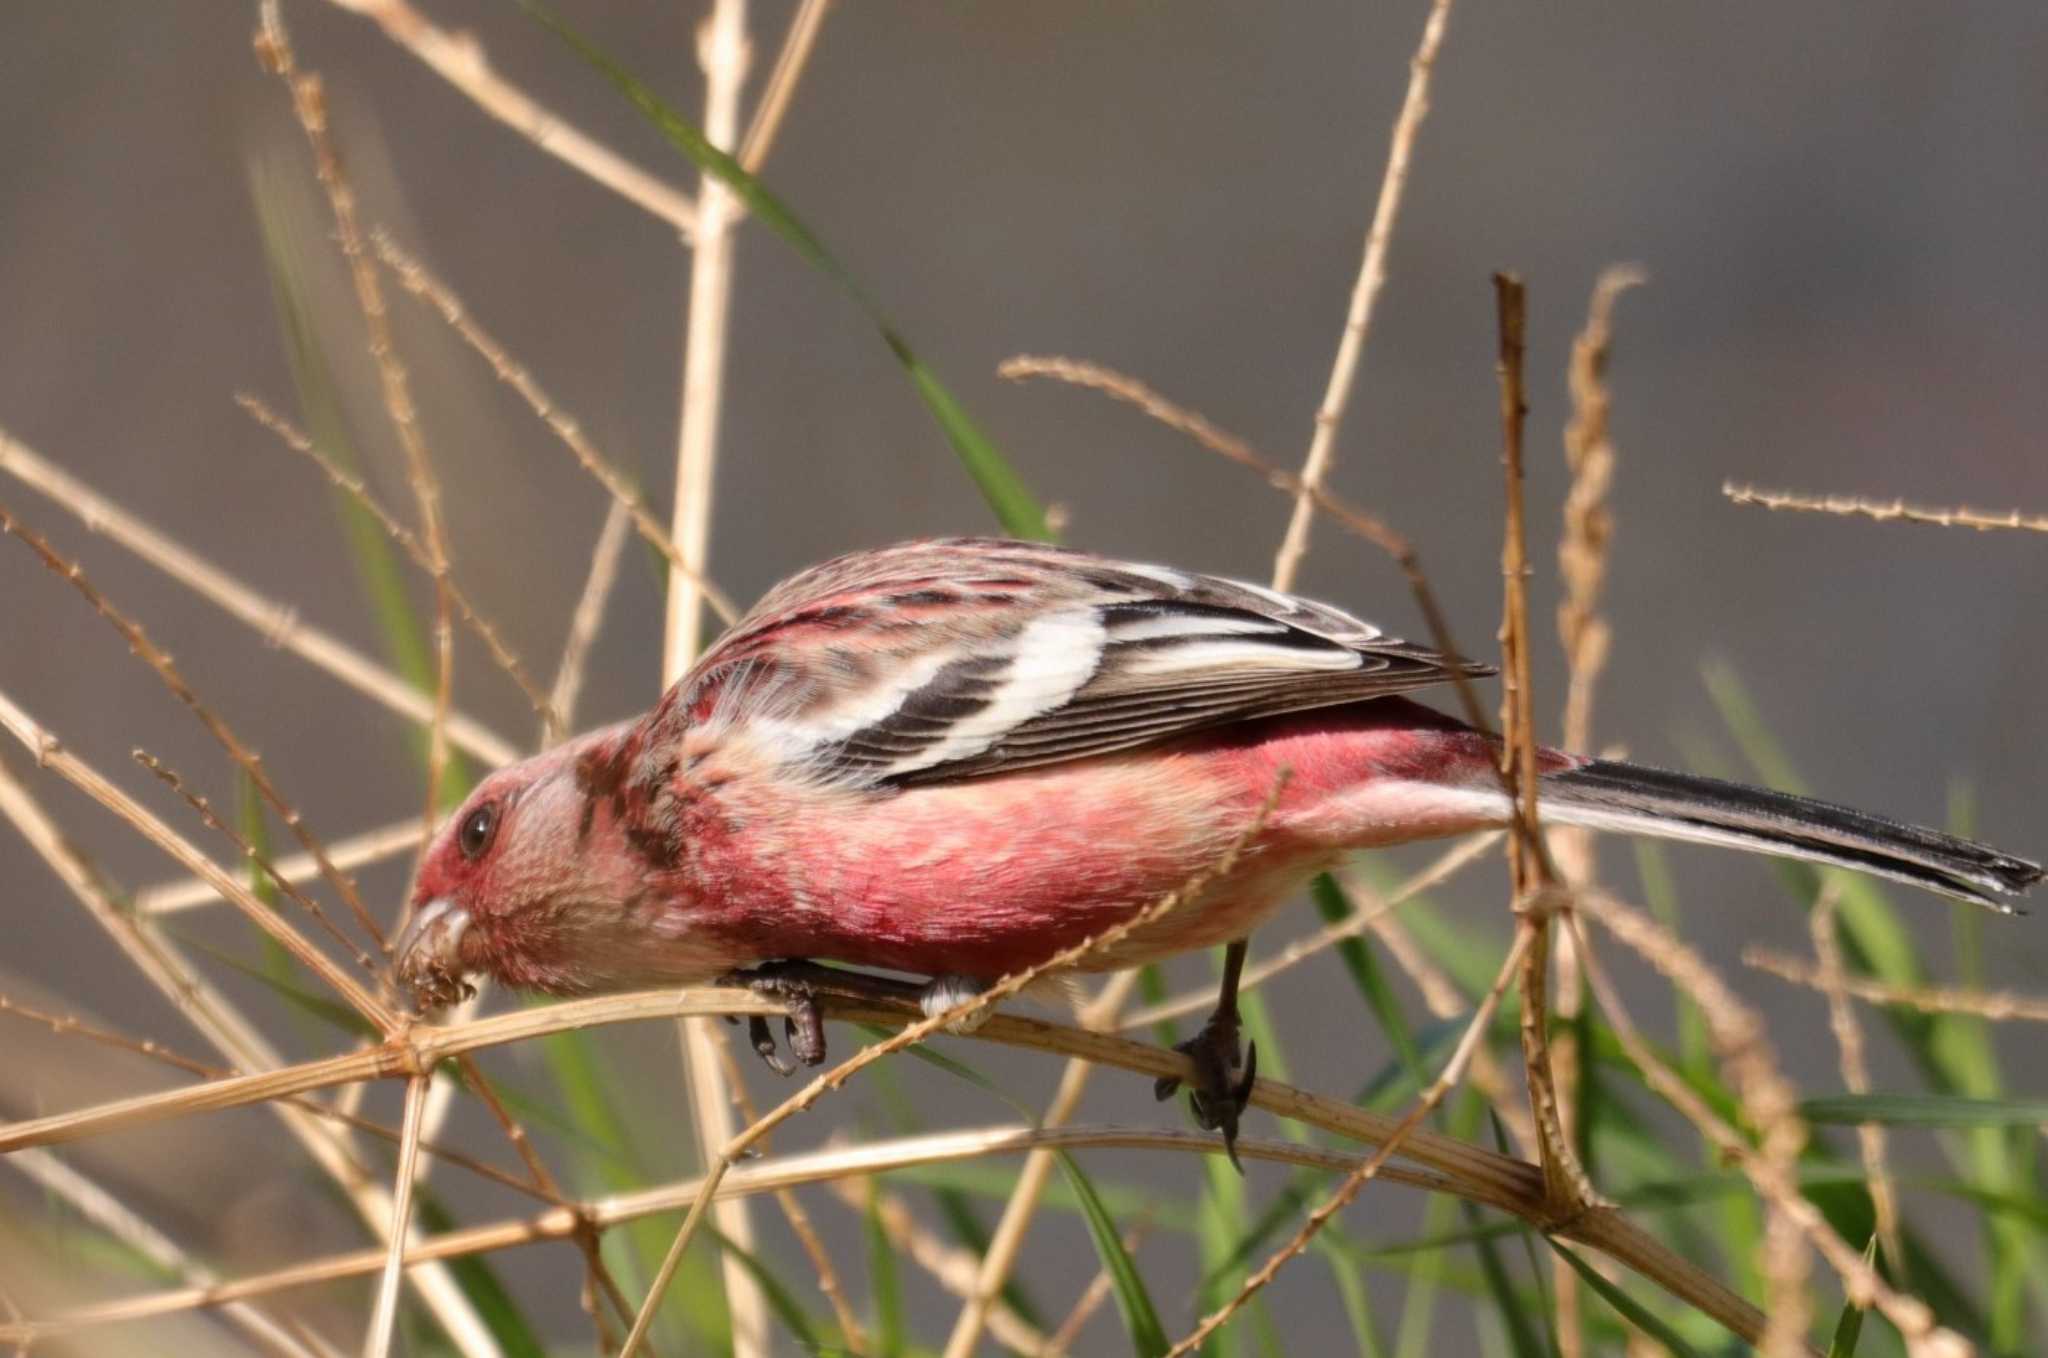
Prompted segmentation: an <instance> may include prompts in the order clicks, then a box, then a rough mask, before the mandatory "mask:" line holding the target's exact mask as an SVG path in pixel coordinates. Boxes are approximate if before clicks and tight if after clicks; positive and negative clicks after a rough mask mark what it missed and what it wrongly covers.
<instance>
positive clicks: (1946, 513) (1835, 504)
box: [1721, 481, 2048, 533]
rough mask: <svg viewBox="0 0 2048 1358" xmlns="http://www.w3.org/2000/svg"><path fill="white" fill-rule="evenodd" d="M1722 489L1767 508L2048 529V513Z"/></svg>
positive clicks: (1732, 486)
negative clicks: (1941, 506)
mask: <svg viewBox="0 0 2048 1358" xmlns="http://www.w3.org/2000/svg"><path fill="white" fill-rule="evenodd" d="M1721 493H1722V494H1723V495H1725V496H1727V497H1728V499H1729V500H1730V501H1731V502H1733V503H1735V504H1738V505H1756V506H1759V507H1761V508H1764V509H1779V510H1791V511H1794V512H1797V513H1802V514H1834V515H1837V516H1840V517H1844V518H1864V519H1875V520H1877V521H1878V522H1879V523H1894V522H1898V523H1925V524H1932V525H1934V526H1935V527H1937V528H1974V529H1976V530H1978V531H1979V532H1987V531H1989V530H1991V529H1993V528H2017V529H2020V530H2022V531H2024V532H2028V533H2048V514H2022V513H2020V511H2019V510H2017V509H2008V510H2005V511H2004V512H2002V513H2001V512H1999V511H1997V510H1989V509H1970V508H1968V507H1959V508H1954V509H1944V508H1936V507H1930V506H1923V505H1909V504H1907V503H1906V502H1905V501H1904V500H1896V499H1895V500H1872V499H1866V498H1864V497H1863V496H1860V495H1799V494H1796V493H1794V492H1792V491H1785V490H1760V489H1758V488H1757V487H1755V486H1744V485H1738V484H1736V483H1735V482H1733V481H1725V482H1723V483H1722V485H1721Z"/></svg>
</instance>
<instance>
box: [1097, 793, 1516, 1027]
mask: <svg viewBox="0 0 2048 1358" xmlns="http://www.w3.org/2000/svg"><path fill="white" fill-rule="evenodd" d="M1500 835H1501V832H1500V831H1498V830H1485V831H1482V832H1480V833H1479V834H1476V835H1471V836H1468V837H1466V838H1465V839H1462V840H1459V841H1458V842H1457V843H1456V844H1453V845H1452V846H1451V847H1450V848H1448V849H1446V850H1444V852H1443V853H1442V854H1440V855H1438V857H1437V858H1436V860H1435V861H1434V862H1431V863H1430V864H1428V865H1427V866H1426V867H1424V868H1422V869H1421V870H1420V871H1418V872H1416V873H1415V874H1414V875H1413V876H1411V877H1409V878H1408V880H1406V881H1404V882H1402V883H1401V884H1400V885H1399V886H1398V887H1396V888H1395V889H1394V890H1393V891H1392V892H1391V893H1389V894H1388V895H1387V896H1386V897H1385V898H1384V899H1380V898H1378V894H1377V893H1372V896H1373V900H1372V905H1371V906H1370V908H1368V909H1362V910H1361V909H1354V910H1353V911H1352V913H1351V914H1350V915H1349V916H1347V917H1345V918H1344V919H1341V920H1338V921H1337V922H1336V923H1334V924H1326V925H1324V926H1323V927H1322V928H1320V929H1318V930H1316V931H1315V932H1314V933H1312V934H1305V935H1303V936H1302V937H1300V938H1297V939H1295V940H1294V941H1293V942H1291V943H1289V944H1287V945H1286V946H1285V947H1283V948H1281V949H1280V950H1279V951H1278V952H1276V953H1274V954H1273V955H1272V956H1271V957H1267V958H1262V959H1261V960H1259V961H1258V962H1255V963H1253V964H1251V965H1249V966H1247V967H1246V968H1245V969H1244V976H1243V977H1242V978H1241V979H1240V980H1239V981H1238V990H1239V992H1240V993H1242V992H1244V991H1247V990H1252V989H1254V988H1256V987H1258V986H1260V985H1263V984H1265V983H1266V982H1267V981H1270V980H1272V979H1273V978H1274V977H1275V976H1278V975H1280V974H1281V973H1282V972H1285V971H1288V970H1290V969H1292V968H1294V967H1297V966H1299V965H1301V964H1302V963H1303V962H1306V961H1307V960H1308V959H1309V958H1311V957H1315V956H1318V955H1320V954H1322V953H1325V952H1327V951H1329V950H1330V949H1331V948H1333V947H1335V946H1336V945H1337V944H1339V943H1341V942H1343V941H1344V940H1345V939H1347V938H1356V937H1358V935H1360V934H1362V933H1365V932H1366V931H1368V930H1370V929H1373V928H1375V927H1376V926H1377V924H1378V922H1379V920H1380V919H1381V918H1382V917H1383V916H1384V914H1385V913H1386V912H1387V911H1390V910H1394V909H1396V908H1398V907H1400V906H1401V905H1403V904H1405V903H1406V902H1408V901H1410V900H1412V899H1414V898H1415V897H1416V896H1419V895H1421V894H1422V893H1423V892H1425V891H1430V890H1433V889H1435V888H1436V887H1438V886H1441V885H1442V884H1443V883H1444V882H1446V881H1448V880H1450V878H1452V877H1453V876H1455V875H1456V874H1457V873H1458V872H1459V871H1461V870H1462V869H1464V868H1465V867H1467V866H1469V865H1470V864H1472V863H1476V862H1478V861H1479V859H1480V858H1481V857H1482V856H1483V855H1484V854H1485V853H1486V851H1487V850H1488V849H1490V848H1492V847H1493V845H1494V841H1496V840H1498V839H1499V838H1500ZM1346 891H1347V892H1348V893H1349V894H1350V895H1352V896H1359V895H1361V894H1365V893H1363V892H1362V891H1361V890H1360V887H1359V884H1357V883H1349V882H1347V883H1346ZM1215 1003H1216V988H1215V987H1214V986H1208V987H1200V988H1197V989H1194V990H1190V991H1188V992H1186V993H1185V994H1181V995H1176V996H1173V997H1172V998H1171V999H1165V1000H1161V1001H1159V1002H1158V1003H1157V1004H1148V1005H1145V1006H1144V1007H1142V1008H1139V1009H1133V1010H1132V1011H1131V1012H1130V1013H1128V1014H1124V1015H1121V1016H1119V1017H1118V1019H1117V1024H1116V1026H1117V1027H1118V1028H1119V1029H1121V1030H1123V1031H1126V1032H1128V1031H1129V1030H1131V1029H1133V1028H1143V1027H1147V1026H1149V1025H1151V1024H1154V1023H1159V1022H1162V1021H1164V1020H1166V1019H1175V1018H1182V1017H1185V1016H1186V1015H1188V1014H1199V1013H1202V1012H1203V1011H1204V1010H1206V1009H1209V1008H1210V1007H1212V1006H1213V1005H1214V1004H1215ZM1458 1007H1459V1008H1461V1009H1462V1008H1463V1006H1462V1005H1460V1006H1458Z"/></svg>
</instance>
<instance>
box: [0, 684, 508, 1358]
mask: <svg viewBox="0 0 2048 1358" xmlns="http://www.w3.org/2000/svg"><path fill="white" fill-rule="evenodd" d="M5 703H6V699H5V698H4V696H0V704H5ZM39 748H41V747H40V746H39ZM52 748H54V742H52ZM0 814H5V815H6V817H7V818H8V819H9V820H10V821H12V822H13V823H14V825H15V827H16V828H17V829H18V830H20V832H21V834H22V837H23V838H24V839H25V840H27V841H28V844H29V847H30V848H32V849H34V850H35V851H36V853H37V854H38V855H40V856H41V857H42V859H43V860H44V862H46V863H47V864H49V866H50V868H51V870H52V871H53V872H55V873H56V874H57V877H58V879H59V880H60V881H62V882H63V883H64V885H65V886H66V887H67V888H68V889H69V890H70V891H71V893H72V895H73V896H74V897H75V898H76V899H77V900H78V901H79V903H80V904H81V905H83V906H84V907H85V909H86V911H87V913H88V914H90V915H91V916H92V917H93V920H94V922H95V923H97V924H99V925H100V927H101V928H103V929H104V930H105V931H106V932H107V934H108V936H109V937H111V938H112V939H113V940H114V943H115V945H116V946H117V947H119V948H120V950H121V951H122V952H123V953H124V954H125V955H126V956H127V957H128V958H129V960H130V961H132V962H133V963H134V964H135V966H136V968H137V969H138V970H139V971H141V973H142V974H143V976H144V977H145V978H146V979H148V981H149V982H150V984H152V985H153V986H155V987H156V989H157V990H158V991H159V992H160V993H162V994H163V996H164V997H165V998H166V999H167V1000H169V1001H170V1003H171V1004H172V1005H173V1006H174V1007H175V1008H176V1009H177V1010H178V1011H179V1013H181V1014H182V1015H184V1016H185V1018H186V1019H187V1020H188V1021H190V1022H191V1024H192V1025H193V1027H194V1028H195V1029H197V1030H198V1031H199V1033H200V1034H201V1035H203V1036H204V1037H205V1038H206V1039H207V1041H209V1042H211V1043H212V1044H213V1046H214V1047H215V1048H216V1049H217V1050H218V1051H220V1052H221V1054H222V1055H224V1056H225V1057H227V1059H228V1060H229V1062H231V1063H232V1064H233V1065H234V1066H235V1067H237V1068H240V1069H242V1070H245V1071H266V1070H275V1069H276V1068H278V1067H280V1066H282V1065H283V1058H282V1057H281V1056H280V1055H279V1054H278V1053H277V1051H276V1050H275V1049H274V1048H273V1047H272V1046H271V1045H270V1043H269V1041H268V1040H267V1039H266V1038H265V1037H264V1036H263V1034H262V1033H261V1032H260V1031H259V1030H258V1029H257V1028H256V1027H255V1026H254V1025H253V1024H251V1023H250V1022H249V1021H248V1019H246V1018H245V1017H244V1016H243V1015H242V1014H241V1012H240V1011H239V1010H237V1009H236V1008H235V1007H234V1006H233V1005H232V1004H230V1003H229V1002H228V1001H227V999H226V998H225V997H224V996H222V995H221V993H220V992H219V991H218V990H217V989H216V988H215V987H213V986H212V985H211V984H209V983H208V982H207V981H206V980H205V978H203V977H202V976H200V975H199V974H198V973H197V972H196V971H195V970H194V969H193V968H192V966H191V964H190V963H189V962H188V961H186V959H185V958H184V957H183V956H182V954H180V952H179V951H178V949H177V947H176V946H175V945H174V944H173V943H172V942H171V941H170V940H169V939H167V938H165V937H164V935H163V933H162V931H161V929H160V928H159V927H158V926H157V925H156V923H155V922H154V921H153V920H151V919H149V918H148V917H146V916H141V915H137V914H135V913H134V912H132V911H130V910H128V909H126V908H124V906H123V905H122V904H121V903H120V902H119V901H118V900H117V899H116V895H115V893H114V891H113V889H112V887H111V886H110V885H109V884H108V883H107V881H106V880H105V878H104V877H102V876H101V875H100V873H99V872H98V870H97V869H95V868H94V867H93V865H92V864H91V863H90V862H89V861H87V860H86V859H85V857H84V856H83V855H82V854H80V853H79V851H78V850H77V848H76V847H75V846H74V845H73V844H72V842H71V841H70V840H69V839H68V838H66V837H65V836H64V835H63V834H62V833H61V832H60V831H59V830H58V829H57V827H56V824H55V823H54V822H53V821H51V819H50V818H49V815H48V814H47V813H46V812H45V811H44V810H43V808H42V806H41V804H40V803H39V802H37V801H36V799H35V797H34V796H33V795H31V794H30V792H29V791H28V789H27V788H26V787H25V786H24V785H23V784H21V783H20V782H19V781H18V780H16V779H15V777H14V776H13V774H12V773H11V772H10V771H9V769H8V767H7V764H6V761H5V760H0ZM221 876H222V877H224V878H226V879H227V881H228V883H229V885H230V887H231V888H235V889H239V884H237V883H235V882H234V881H233V879H232V878H231V877H228V876H227V874H225V873H224V872H223V873H222V874H221ZM229 894H230V895H232V892H230V893H229ZM176 1092H177V1091H173V1093H176ZM120 1102H124V1103H125V1102H129V1101H127V1100H122V1101H120ZM269 1107H270V1108H271V1110H272V1111H273V1113H274V1114H275V1115H276V1116H277V1118H278V1119H279V1120H280V1121H281V1122H283V1123H284V1125H285V1128H286V1130H287V1131H289V1132H290V1133H291V1135H292V1137H293V1138H294V1139H295V1140H296V1141H298V1142H299V1144H300V1145H301V1146H302V1147H303V1148H304V1149H305V1150H306V1152H307V1153H308V1155H309V1156H310V1157H311V1158H312V1160H313V1162H314V1163H315V1164H316V1165H318V1166H319V1167H320V1169H321V1170H322V1172H324V1173H325V1174H327V1175H328V1176H329V1177H330V1178H332V1179H333V1180H334V1181H335V1183H336V1184H338V1185H339V1186H340V1188H341V1189H342V1191H343V1193H344V1194H345V1195H346V1196H347V1197H348V1199H349V1202H350V1204H351V1206H353V1207H354V1209H355V1211H356V1213H357V1215H358V1216H360V1217H361V1218H362V1220H363V1221H364V1223H365V1224H366V1225H367V1226H368V1227H369V1228H370V1229H371V1230H373V1231H378V1232H379V1233H381V1232H382V1229H383V1225H384V1223H385V1221H386V1220H387V1219H388V1213H389V1208H390V1199H389V1198H388V1197H387V1196H386V1195H385V1192H384V1189H383V1188H382V1187H381V1186H380V1185H378V1184H375V1183H373V1182H371V1181H370V1180H369V1178H368V1177H367V1175H366V1174H365V1172H364V1170H363V1168H362V1166H361V1165H360V1164H359V1163H358V1162H357V1161H356V1158H355V1154H354V1148H353V1147H352V1145H351V1144H350V1142H349V1139H348V1138H347V1136H346V1135H344V1134H342V1133H340V1132H339V1131H338V1129H336V1128H334V1127H331V1126H327V1125H324V1124H323V1123H322V1122H321V1121H320V1119H319V1118H318V1117H316V1116H314V1115H312V1114H310V1113H308V1112H307V1111H305V1110H304V1109H303V1108H302V1107H299V1106H297V1105H295V1104H293V1103H291V1102H288V1101H272V1102H270V1103H269ZM26 1125H27V1124H25V1123H14V1124H10V1125H8V1126H6V1127H0V1134H4V1133H5V1132H9V1131H14V1130H17V1129H19V1128H21V1127H23V1126H26ZM7 1149H12V1147H8V1148H7ZM0 1153H5V1151H0ZM413 1281H414V1286H416V1287H417V1288H418V1289H419V1290H420V1294H421V1296H422V1297H423V1298H424V1299H425V1300H426V1302H427V1305H428V1307H429V1308H430V1309H431V1310H432V1311H433V1313H434V1316H435V1318H436V1319H437V1320H438V1321H439V1322H440V1323H441V1325H442V1327H443V1329H445V1330H446V1331H447V1333H448V1334H449V1335H450V1337H451V1338H452V1339H453V1341H454V1343H455V1346H456V1348H457V1350H458V1351H459V1352H461V1353H462V1354H463V1355H464V1358H493V1355H496V1354H497V1352H498V1349H497V1344H496V1342H495V1341H494V1340H493V1339H492V1338H491V1335H490V1331H489V1329H488V1328H487V1327H486V1326H485V1325H484V1323H483V1321H482V1319H481V1318H480V1317H479V1316H478V1315H477V1314H476V1311H475V1308H474V1307H472V1306H471V1305H470V1302H469V1299H468V1297H467V1296H466V1295H465V1294H464V1293H463V1292H462V1290H461V1289H460V1288H459V1287H458V1286H457V1285H456V1283H455V1280H454V1278H453V1277H452V1276H451V1275H450V1274H449V1272H448V1270H447V1269H446V1267H444V1266H441V1265H435V1266H433V1267H431V1268H429V1269H427V1270H425V1271H423V1272H418V1273H415V1275H414V1280H413Z"/></svg>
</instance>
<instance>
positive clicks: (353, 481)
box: [235, 392, 563, 740]
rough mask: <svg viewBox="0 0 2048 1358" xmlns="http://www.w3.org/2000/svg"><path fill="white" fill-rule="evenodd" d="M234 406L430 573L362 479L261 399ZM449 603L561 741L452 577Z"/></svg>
mask: <svg viewBox="0 0 2048 1358" xmlns="http://www.w3.org/2000/svg"><path fill="white" fill-rule="evenodd" d="M235 404H236V405H238V406H240V407H241V408H242V409H243V411H244V412H246V413H247V414H248V416H249V418H251V419H253V420H255V421H256V423H258V424H260V425H262V426H263V427H264V428H265V429H268V430H269V431H270V432H271V433H273V434H275V435H277V437H278V439H279V440H280V441H281V442H282V443H283V444H284V445H285V447H287V448H289V449H291V450H292V451H293V452H295V453H297V454H299V455H300V456H301V457H304V458H307V459H308V460H310V461H311V462H312V463H313V464H314V465H315V466H317V467H319V468H320V470H321V472H322V473H324V474H325V475H326V477H327V480H328V483H329V484H330V485H332V486H333V487H334V488H335V489H336V490H339V491H340V492H341V493H342V494H344V495H346V496H348V497H349V498H350V499H352V500H354V501H355V502H356V504H358V505H360V506H361V507H362V509H363V512H364V513H366V514H368V515H369V516H370V517H371V518H373V519H375V520H376V521H377V523H378V525H379V526H380V527H382V528H383V530H384V533H385V536H387V537H389V538H390V539H391V540H392V541H393V542H395V543H397V544H398V546H399V548H400V549H401V550H402V551H404V553H405V554H406V555H407V556H409V557H411V558H412V559H413V563H414V564H415V565H417V566H418V567H419V568H420V569H421V570H424V571H426V572H428V573H429V574H431V573H432V572H433V569H434V560H433V556H432V555H431V554H430V553H429V552H428V551H427V548H426V546H425V545H424V544H423V543H421V542H420V540H419V537H418V535H417V534H415V533H414V532H413V531H412V529H410V528H407V527H406V526H405V525H404V524H402V523H400V522H399V521H398V517H397V515H395V514H393V513H392V512H391V511H390V510H389V509H386V508H385V507H384V503H383V501H381V500H379V499H378V498H377V497H376V496H375V495H372V494H371V493H370V487H369V486H368V485H367V484H366V483H365V482H364V481H363V478H362V477H360V476H357V475H355V474H354V473H352V472H350V471H349V470H347V469H346V468H345V467H343V466H341V464H340V463H338V462H336V461H335V460H334V459H333V458H331V457H329V456H328V455H327V454H326V453H325V452H323V451H321V449H320V446H319V445H318V444H316V443H314V442H313V440H312V439H311V438H309V437H307V435H306V432H305V431H304V430H302V429H300V428H299V427H298V426H296V425H294V424H293V423H292V422H291V421H290V420H287V419H286V418H285V417H284V416H282V415H280V414H278V413H277V412H276V411H275V410H272V409H271V408H270V406H269V405H268V404H266V403H265V402H264V400H263V399H262V398H261V397H259V396H254V395H251V394H250V393H248V392H237V393H236V394H235ZM448 598H449V600H450V601H451V602H452V603H453V604H454V605H455V611H456V612H457V613H459V614H460V615H461V617H462V621H463V623H464V624H465V625H466V626H467V627H468V628H469V630H470V631H472V632H474V633H475V634H476V636H477V639H478V640H479V641H481V642H483V644H484V649H485V650H486V651H488V652H490V656H491V660H492V661H493V663H495V664H496V665H497V666H498V668H499V669H501V670H503V671H504V672H505V673H506V674H507V675H508V676H509V677H510V678H511V680H512V682H513V683H514V684H517V685H518V686H519V691H520V692H521V693H523V694H525V695H526V701H527V702H528V704H530V705H531V706H532V708H533V710H534V714H535V715H536V716H538V717H539V718H540V720H541V727H542V730H543V733H544V735H543V739H546V740H558V739H560V738H561V736H562V734H563V731H562V718H561V717H560V716H558V715H557V714H556V712H555V708H554V705H553V704H552V703H551V702H550V701H549V700H548V696H547V694H545V693H542V692H541V691H540V685H539V684H537V683H535V682H534V679H533V676H532V675H530V674H528V673H527V672H526V666H525V665H524V664H522V663H521V662H520V659H519V657H518V656H516V655H514V654H513V653H512V648H511V647H509V646H507V645H506V644H505V641H504V638H503V637H501V636H500V635H499V633H498V629H497V628H496V627H495V626H493V625H492V623H491V621H490V619H488V618H486V617H484V616H483V614H482V613H480V612H478V611H477V608H476V605H474V604H473V603H471V602H470V599H469V595H468V593H467V592H466V591H465V590H463V588H462V587H461V586H460V585H458V584H456V583H455V580H454V578H453V577H452V576H451V577H450V578H449V581H448Z"/></svg>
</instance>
